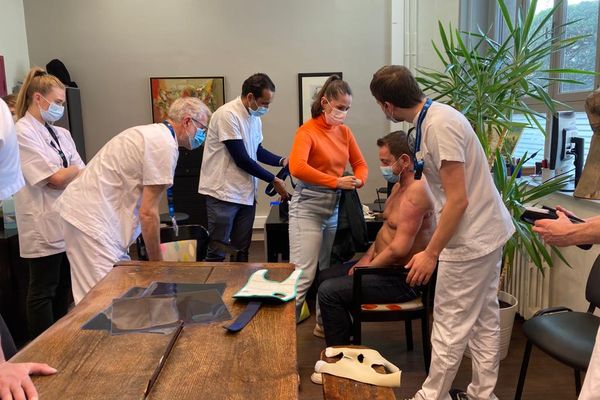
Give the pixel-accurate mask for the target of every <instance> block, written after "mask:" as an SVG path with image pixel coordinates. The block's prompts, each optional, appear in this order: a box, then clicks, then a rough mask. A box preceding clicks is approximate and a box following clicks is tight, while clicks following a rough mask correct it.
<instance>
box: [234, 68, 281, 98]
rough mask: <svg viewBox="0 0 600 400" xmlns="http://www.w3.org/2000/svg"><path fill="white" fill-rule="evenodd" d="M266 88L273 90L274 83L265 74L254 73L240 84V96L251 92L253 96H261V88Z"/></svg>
mask: <svg viewBox="0 0 600 400" xmlns="http://www.w3.org/2000/svg"><path fill="white" fill-rule="evenodd" d="M265 89H268V90H270V91H271V92H274V91H275V84H274V83H273V81H272V80H271V78H269V76H268V75H267V74H262V73H258V74H254V75H252V76H250V77H249V78H248V79H246V80H245V81H244V83H243V84H242V97H244V96H247V95H248V93H252V94H253V95H254V98H256V99H258V98H259V97H262V94H263V90H265Z"/></svg>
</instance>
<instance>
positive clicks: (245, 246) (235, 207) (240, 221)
mask: <svg viewBox="0 0 600 400" xmlns="http://www.w3.org/2000/svg"><path fill="white" fill-rule="evenodd" d="M255 214H256V203H254V204H253V205H251V206H248V205H245V204H236V203H230V202H227V201H222V200H219V199H215V198H214V197H211V196H206V215H207V217H208V218H207V219H208V227H207V229H208V233H209V235H210V238H211V239H215V240H220V241H222V242H225V243H229V244H231V246H233V247H234V248H236V249H237V250H240V252H239V254H238V259H237V261H242V262H247V261H248V250H249V249H250V243H251V241H252V225H254V215H255ZM224 258H225V254H223V252H220V251H218V250H216V249H211V248H210V246H209V247H208V253H207V256H206V259H207V260H212V261H215V260H223V259H224Z"/></svg>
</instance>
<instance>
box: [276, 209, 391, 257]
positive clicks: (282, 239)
mask: <svg viewBox="0 0 600 400" xmlns="http://www.w3.org/2000/svg"><path fill="white" fill-rule="evenodd" d="M365 222H366V224H367V237H368V239H369V241H370V242H373V241H375V238H376V237H377V232H379V229H380V228H381V227H382V226H383V219H382V218H377V219H374V220H373V219H369V220H366V221H365ZM280 255H281V260H282V261H288V260H289V259H290V236H289V222H288V219H287V218H281V217H280V216H279V207H278V206H275V207H271V210H270V211H269V215H268V216H267V220H266V221H265V256H266V258H267V261H268V262H277V261H278V260H279V256H280Z"/></svg>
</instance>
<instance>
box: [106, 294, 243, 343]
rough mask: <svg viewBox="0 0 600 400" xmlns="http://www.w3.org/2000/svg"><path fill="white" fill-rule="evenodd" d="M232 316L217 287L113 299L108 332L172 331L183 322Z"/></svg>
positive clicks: (205, 320)
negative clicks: (109, 330)
mask: <svg viewBox="0 0 600 400" xmlns="http://www.w3.org/2000/svg"><path fill="white" fill-rule="evenodd" d="M228 319H231V315H230V314H229V311H228V310H227V306H225V303H223V299H222V298H221V293H219V291H218V290H216V289H209V290H202V291H196V292H184V293H175V294H171V295H158V296H146V297H137V298H121V299H115V300H113V304H112V317H111V333H112V334H113V335H119V334H123V333H132V332H148V331H152V332H157V331H160V332H163V333H165V332H167V331H168V332H172V331H173V330H174V329H175V328H176V326H177V324H178V323H179V321H183V322H184V323H186V324H194V323H210V322H216V321H225V320H228Z"/></svg>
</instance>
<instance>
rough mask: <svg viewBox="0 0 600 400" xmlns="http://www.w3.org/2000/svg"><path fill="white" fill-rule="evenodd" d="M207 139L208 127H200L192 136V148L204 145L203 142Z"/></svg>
mask: <svg viewBox="0 0 600 400" xmlns="http://www.w3.org/2000/svg"><path fill="white" fill-rule="evenodd" d="M205 140H206V129H202V128H198V129H196V133H195V134H194V136H191V137H190V148H191V149H192V150H194V149H197V148H198V147H200V146H202V143H204V141H205Z"/></svg>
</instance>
